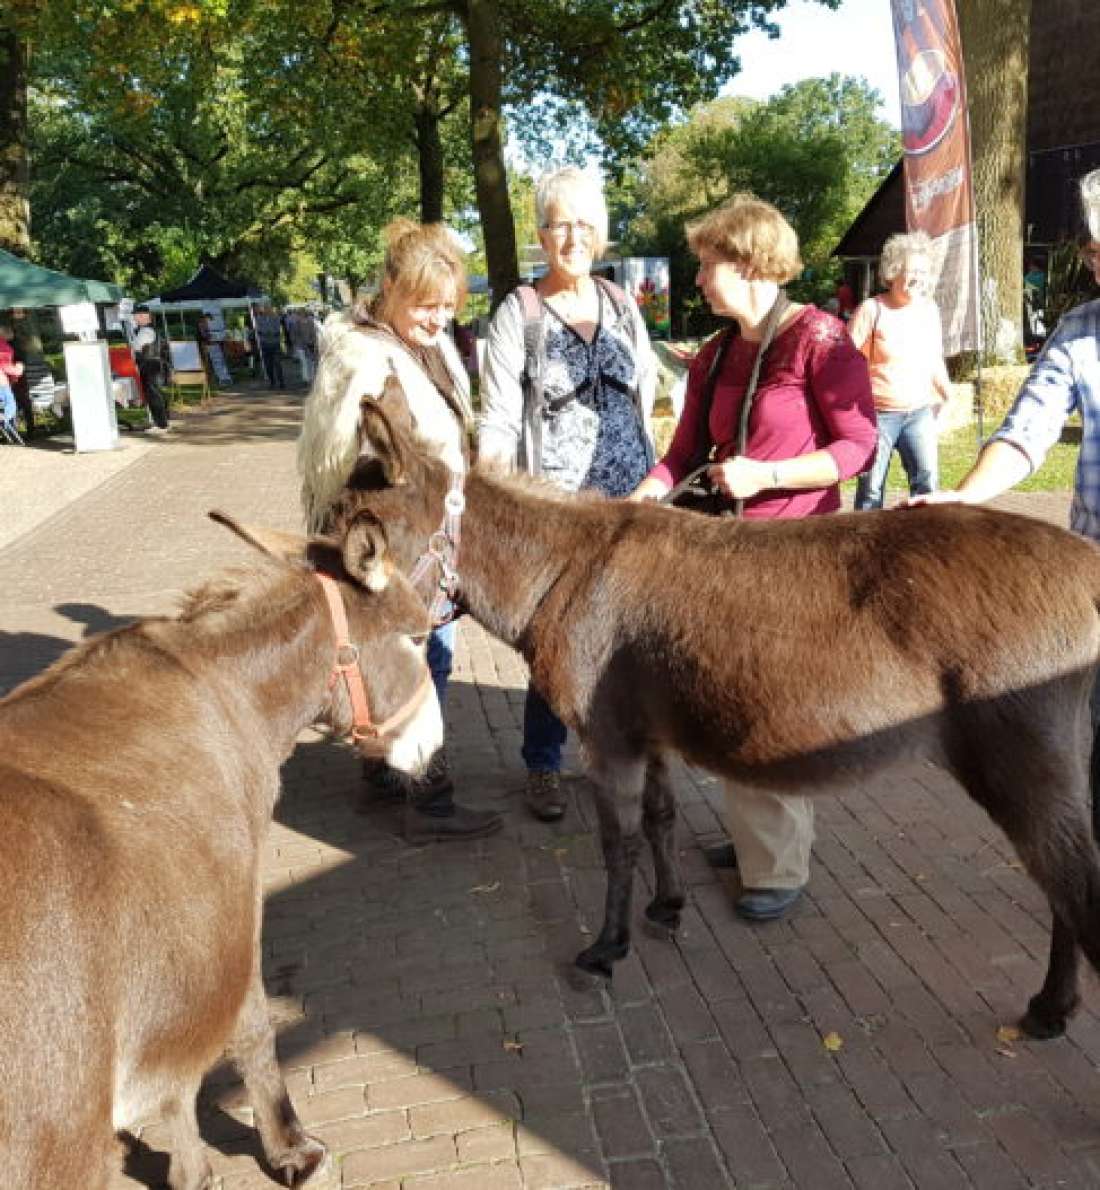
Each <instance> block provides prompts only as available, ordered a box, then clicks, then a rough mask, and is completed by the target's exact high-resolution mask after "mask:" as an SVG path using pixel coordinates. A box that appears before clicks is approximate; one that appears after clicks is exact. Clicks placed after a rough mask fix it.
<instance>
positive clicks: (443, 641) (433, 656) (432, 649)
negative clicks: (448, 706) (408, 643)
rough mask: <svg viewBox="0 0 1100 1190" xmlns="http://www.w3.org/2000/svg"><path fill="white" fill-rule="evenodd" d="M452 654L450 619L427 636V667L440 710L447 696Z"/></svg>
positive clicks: (453, 628)
mask: <svg viewBox="0 0 1100 1190" xmlns="http://www.w3.org/2000/svg"><path fill="white" fill-rule="evenodd" d="M454 656H455V625H454V621H453V620H452V621H451V622H450V623H449V624H441V625H440V626H439V627H438V628H433V629H432V634H431V636H429V637H428V669H429V670H430V671H431V675H432V685H434V686H435V692H436V695H437V696H438V698H439V709H440V710H441V711H442V710H443V706H444V703H445V700H446V698H447V683H448V682H449V681H450V680H451V669H452V668H453V667H454Z"/></svg>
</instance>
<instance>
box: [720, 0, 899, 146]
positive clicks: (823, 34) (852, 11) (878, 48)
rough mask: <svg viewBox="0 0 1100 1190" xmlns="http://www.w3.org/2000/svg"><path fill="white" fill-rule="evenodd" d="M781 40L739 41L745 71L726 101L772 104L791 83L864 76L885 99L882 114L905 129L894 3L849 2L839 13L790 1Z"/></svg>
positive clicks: (806, 0)
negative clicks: (741, 97)
mask: <svg viewBox="0 0 1100 1190" xmlns="http://www.w3.org/2000/svg"><path fill="white" fill-rule="evenodd" d="M775 24H777V25H778V26H779V28H780V31H781V34H780V37H779V38H778V39H777V40H775V41H773V40H772V39H771V38H769V37H768V36H767V35H766V34H764V33H758V32H752V33H748V34H746V35H745V36H744V37H739V38H738V39H737V42H736V44H735V47H734V48H735V51H736V53H737V55H738V57H739V58H740V59H741V71H740V73H739V74H737V75H735V76H734V78H733V80H732V81H731V82H730V83H728V84H727V85H726V86H725V87H724V88H723V92H722V93H723V94H724V95H747V96H749V97H750V98H752V99H767V98H768V96H770V95H773V94H774V93H775V92H776V91H778V90H779V89H780V87H783V86H785V85H786V84H787V83H796V82H798V81H799V79H804V78H819V77H821V76H822V75H827V74H833V73H836V74H850V75H856V76H862V77H864V78H866V80H867V81H868V82H869V83H870V84H871V86H872V87H874V88H875V89H876V90H877V91H878V92H879V94H880V95H881V96H882V98H883V105H882V107H881V108H880V109H879V114H880V115H881V116H882V118H883V119H884V120H887V121H888V122H889V123H890V124H892V125H893V126H894V127H895V128H897V127H898V126H899V123H900V117H899V109H898V74H897V59H896V58H895V55H894V25H893V18H892V17H891V15H890V0H843V3H842V4H841V6H840V8H839V9H837V10H836V11H835V12H834V11H832V10H831V9H828V8H825V7H824V6H823V5H821V4H817V3H813V2H812V0H788V3H787V5H786V6H785V7H784V8H783V9H781V10H780V12H779V13H778V14H777V16H776V17H775Z"/></svg>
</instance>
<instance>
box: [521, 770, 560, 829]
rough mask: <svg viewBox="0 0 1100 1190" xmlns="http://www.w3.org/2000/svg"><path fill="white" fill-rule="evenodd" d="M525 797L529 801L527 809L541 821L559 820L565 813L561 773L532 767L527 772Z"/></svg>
mask: <svg viewBox="0 0 1100 1190" xmlns="http://www.w3.org/2000/svg"><path fill="white" fill-rule="evenodd" d="M524 798H525V799H526V801H527V809H528V810H530V811H531V813H532V814H533V815H534V816H535V817H536V818H537V819H538V820H539V821H540V822H557V821H558V820H559V819H560V818H561V817H562V815H563V814H564V813H565V794H564V793H562V790H561V774H560V773H556V772H545V771H542V770H539V769H532V770H531V771H530V772H529V773H528V774H527V787H526V789H525V790H524Z"/></svg>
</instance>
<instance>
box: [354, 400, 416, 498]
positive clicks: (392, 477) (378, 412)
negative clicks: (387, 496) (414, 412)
mask: <svg viewBox="0 0 1100 1190" xmlns="http://www.w3.org/2000/svg"><path fill="white" fill-rule="evenodd" d="M386 383H387V385H388V384H389V381H388V380H387V381H386ZM384 396H385V394H384V393H383V397H384ZM401 399H402V401H404V397H403V396H402V398H401ZM359 455H360V458H365V459H377V460H378V463H379V465H380V466H381V468H382V475H383V477H384V478H385V481H386V483H387V484H389V485H390V487H397V485H398V484H402V483H405V482H406V475H405V471H406V468H405V449H404V445H403V439H402V435H401V432H400V430H399V429H396V428H395V426H394V422H393V421H392V420H391V418H390V415H389V414H388V413H387V412H386V410H385V409H384V408H383V405H382V399H381V398H375V397H364V398H363V399H362V400H361V401H360V402H359Z"/></svg>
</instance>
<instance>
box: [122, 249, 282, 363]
mask: <svg viewBox="0 0 1100 1190" xmlns="http://www.w3.org/2000/svg"><path fill="white" fill-rule="evenodd" d="M268 301H270V299H269V298H268V296H267V295H266V294H265V293H263V292H262V291H261V290H259V289H257V288H256V287H255V286H253V285H249V284H248V283H247V282H243V281H230V280H228V279H227V278H225V277H223V276H222V275H221V274H220V273H219V272H217V270H215V269H213V268H211V267H210V265H208V264H204V265H201V266H200V267H199V269H198V271H197V272H196V273H195V275H194V276H193V277H192V278H191V280H190V281H188V282H187V283H186V284H185V285H180V286H177V287H176V288H175V289H170V290H168V291H167V292H166V293H162V294H158V295H157V296H156V297H152V298H149V299H148V300H147V301H145V302H143V303H142V304H143V305H145V306H147V307H148V308H149V309H150V310H151V311H153V312H154V313H156V314H159V315H160V318H161V325H162V328H163V333H164V338H165V340H166V341H167V342H168V344H169V351H170V352H171V354H172V357H173V366H174V367H175V366H177V365H176V363H175V357H176V355H177V354H179V353H181V352H183V351H184V346H183V345H184V344H185V343H188V342H191V341H193V338H194V336H193V334H192V333H190V332H189V331H188V326H187V320H186V318H185V315H186V314H187V313H189V312H191V313H194V312H198V313H201V314H205V315H206V316H207V317H208V318H209V319H210V340H209V342H208V344H207V347H206V354H207V357H208V359H209V361H210V366H211V368H212V370H213V371H214V374H215V377H216V378H217V379H218V380H219V381H221V382H223V383H228V381H229V373H228V370H225V371H222V370H221V369H225V368H226V366H227V360H228V361H229V362H232V359H233V358H234V357H235V356H237V355H244V354H247V350H248V348H247V341H246V340H245V339H242V338H238V337H236V336H234V335H233V334H231V333H230V332H228V331H227V330H226V326H225V311H227V310H245V311H247V315H246V317H247V325H248V328H249V329H250V330H252V331H254V330H255V326H254V321H253V307H254V306H257V305H263V304H264V303H265V302H268ZM171 315H176V316H177V317H175V318H171V320H170V316H171ZM172 323H174V324H175V327H174V330H175V333H173V326H172ZM223 353H224V354H223Z"/></svg>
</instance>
